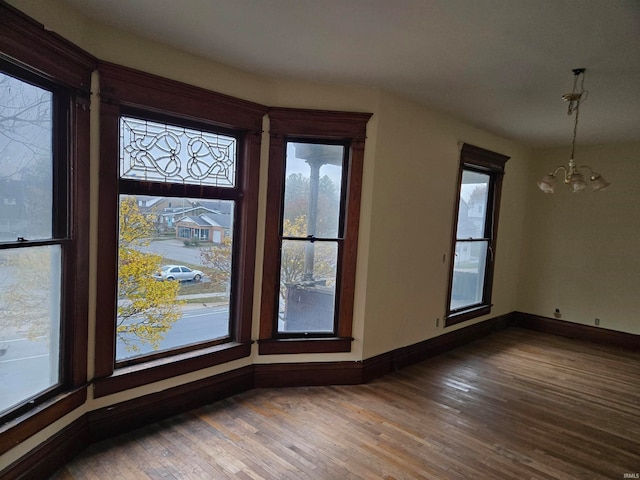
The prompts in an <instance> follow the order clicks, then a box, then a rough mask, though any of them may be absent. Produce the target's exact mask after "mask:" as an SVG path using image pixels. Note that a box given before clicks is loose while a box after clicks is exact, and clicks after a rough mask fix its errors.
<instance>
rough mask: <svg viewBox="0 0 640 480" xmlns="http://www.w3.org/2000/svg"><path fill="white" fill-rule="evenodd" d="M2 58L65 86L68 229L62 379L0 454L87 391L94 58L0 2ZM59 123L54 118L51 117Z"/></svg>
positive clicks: (12, 426)
mask: <svg viewBox="0 0 640 480" xmlns="http://www.w3.org/2000/svg"><path fill="white" fill-rule="evenodd" d="M0 58H2V59H3V60H6V61H7V62H8V63H11V64H14V65H16V66H17V67H19V68H21V69H23V70H26V71H28V72H30V73H32V74H35V75H37V76H38V77H40V78H42V79H44V80H45V81H47V82H50V83H51V84H53V85H55V86H57V87H59V88H62V89H64V90H65V91H66V96H68V98H67V99H66V100H65V102H66V101H68V102H69V108H68V115H67V117H66V118H65V119H64V127H63V128H62V129H61V130H62V131H65V132H67V133H68V135H67V137H68V138H67V139H66V142H65V145H64V146H63V150H65V151H66V152H67V154H66V158H64V159H63V160H61V161H63V162H65V164H66V165H65V167H64V169H65V170H66V171H67V174H66V176H67V180H66V187H67V189H66V190H67V191H66V192H60V193H62V194H64V195H65V196H66V197H67V199H68V200H67V202H68V210H69V213H68V217H67V225H68V228H69V232H68V240H67V241H66V242H65V243H66V246H65V260H63V264H62V268H63V279H64V280H63V281H64V297H63V298H62V304H61V307H62V308H61V328H62V339H63V340H62V341H63V344H62V345H63V350H62V369H63V376H62V384H61V386H60V387H58V388H56V389H53V390H52V391H51V392H50V394H49V395H43V396H42V397H41V399H38V400H36V401H35V402H33V403H32V404H29V408H28V409H26V410H25V409H20V412H21V414H20V416H18V417H15V418H13V419H12V420H11V421H9V422H6V423H4V424H3V426H2V428H0V436H2V437H3V438H5V437H6V438H7V440H8V441H7V442H6V444H5V446H6V448H0V454H1V453H4V452H5V451H7V450H9V449H10V448H12V447H14V446H15V445H17V444H18V443H20V442H22V441H23V440H25V439H27V438H28V437H30V436H31V435H33V434H34V433H36V432H37V431H40V430H42V429H43V428H45V427H46V426H48V425H51V424H52V423H53V422H55V421H56V420H59V419H60V418H62V417H63V416H65V415H66V414H68V413H69V412H71V411H73V410H74V409H76V408H78V407H79V406H80V405H82V404H83V403H84V401H85V399H86V390H87V342H88V316H89V311H88V304H89V300H88V299H89V228H88V225H89V197H90V194H89V154H90V152H89V108H88V106H89V97H90V87H91V74H92V72H93V71H94V70H95V69H96V65H97V59H96V58H95V57H93V56H92V55H90V54H88V53H87V52H85V51H84V50H82V49H80V48H78V47H77V46H75V45H73V44H72V43H70V42H69V41H67V40H65V39H63V38H62V37H60V36H59V35H56V34H55V33H52V32H50V31H47V30H46V29H45V28H44V26H43V25H42V24H40V23H38V22H36V21H35V20H33V19H31V18H29V17H28V16H26V15H25V14H23V13H22V12H20V11H18V10H17V9H15V8H14V7H12V6H10V5H8V4H6V3H4V2H0ZM56 122H60V119H56Z"/></svg>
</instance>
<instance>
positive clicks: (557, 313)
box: [553, 308, 562, 318]
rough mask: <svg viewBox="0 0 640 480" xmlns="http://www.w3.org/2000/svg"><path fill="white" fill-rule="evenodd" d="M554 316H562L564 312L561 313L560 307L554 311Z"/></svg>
mask: <svg viewBox="0 0 640 480" xmlns="http://www.w3.org/2000/svg"><path fill="white" fill-rule="evenodd" d="M553 316H554V317H556V318H561V317H562V314H561V313H560V309H559V308H556V311H555V312H553Z"/></svg>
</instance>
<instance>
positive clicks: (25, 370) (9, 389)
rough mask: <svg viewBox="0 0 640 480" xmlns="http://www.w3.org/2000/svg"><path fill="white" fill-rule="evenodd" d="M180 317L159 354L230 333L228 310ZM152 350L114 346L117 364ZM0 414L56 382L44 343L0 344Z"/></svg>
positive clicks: (190, 310)
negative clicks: (162, 351) (137, 350)
mask: <svg viewBox="0 0 640 480" xmlns="http://www.w3.org/2000/svg"><path fill="white" fill-rule="evenodd" d="M183 312H184V313H183V316H182V318H181V319H180V320H178V321H177V322H176V323H175V324H174V325H173V328H172V329H171V330H170V331H169V332H168V333H167V335H166V337H165V339H164V340H163V341H162V342H161V343H160V350H166V349H170V348H174V347H180V346H184V345H189V344H191V343H195V342H201V341H203V340H206V339H215V338H220V337H225V336H227V335H228V333H229V307H228V306H212V307H202V306H193V305H187V306H185V307H184V310H183ZM153 351H154V350H153V349H152V348H151V347H150V346H148V345H143V346H142V347H141V349H140V351H139V352H128V351H127V350H126V349H125V348H124V345H123V344H122V343H121V342H116V357H117V359H118V360H123V359H126V358H130V357H132V356H137V355H141V354H145V353H151V352H153ZM0 353H2V355H0V411H3V410H5V409H7V408H10V407H11V406H13V405H15V404H17V403H19V402H21V401H23V400H24V399H25V398H28V397H31V396H33V395H36V394H38V393H39V392H41V391H43V390H45V389H47V388H48V387H50V386H51V385H53V384H54V383H56V381H57V372H50V371H49V370H50V366H51V365H57V364H58V361H57V360H54V361H50V352H49V345H48V343H47V342H46V341H44V339H40V340H29V339H27V338H20V337H16V338H11V339H3V340H2V341H0Z"/></svg>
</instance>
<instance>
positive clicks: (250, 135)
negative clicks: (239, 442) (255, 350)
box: [96, 64, 266, 396]
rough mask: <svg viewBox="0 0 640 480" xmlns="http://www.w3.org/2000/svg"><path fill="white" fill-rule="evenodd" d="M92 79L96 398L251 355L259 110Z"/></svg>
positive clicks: (114, 76) (107, 71) (190, 93)
mask: <svg viewBox="0 0 640 480" xmlns="http://www.w3.org/2000/svg"><path fill="white" fill-rule="evenodd" d="M100 73H101V76H100V80H101V92H102V95H101V97H102V102H103V103H102V108H101V164H100V175H101V177H100V179H101V186H100V225H99V237H100V238H99V242H100V245H99V249H100V252H101V258H100V262H99V265H98V269H99V276H100V279H101V281H102V282H103V286H102V287H101V288H100V293H99V297H98V303H99V314H98V315H99V317H98V331H97V336H98V344H97V347H96V375H97V376H98V377H103V380H99V381H97V382H96V395H97V396H101V395H105V394H108V393H112V392H114V391H120V390H122V389H125V388H130V387H131V386H135V385H141V384H144V383H148V382H151V381H154V380H159V379H162V378H168V377H170V376H175V375H178V374H181V373H186V372H189V371H193V370H196V369H200V368H204V367H207V366H211V365H215V364H218V363H222V362H225V361H230V360H233V359H236V358H241V357H243V356H246V355H248V354H249V353H250V342H251V309H252V302H253V293H252V292H253V270H254V260H255V258H254V257H255V229H256V216H257V213H256V212H257V183H258V170H259V148H260V132H261V128H262V117H263V116H264V113H265V112H266V109H264V108H263V107H261V106H259V105H256V104H252V103H250V102H244V101H241V100H236V99H231V98H230V97H224V96H222V95H218V94H214V93H212V92H207V91H204V90H201V89H198V88H195V87H190V86H187V85H184V84H179V83H176V82H172V81H169V80H166V79H162V78H159V77H154V76H151V75H147V74H144V73H142V72H137V71H133V70H129V69H126V68H123V67H118V66H115V65H111V64H101V65H100ZM125 366H126V367H129V368H127V369H126V370H125V369H123V368H122V367H125ZM150 372H153V374H150Z"/></svg>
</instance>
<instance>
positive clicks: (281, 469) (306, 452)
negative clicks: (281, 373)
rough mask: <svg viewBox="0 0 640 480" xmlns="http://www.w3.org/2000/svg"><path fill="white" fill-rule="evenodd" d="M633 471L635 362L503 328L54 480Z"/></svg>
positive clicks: (174, 427)
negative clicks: (361, 380) (380, 373)
mask: <svg viewBox="0 0 640 480" xmlns="http://www.w3.org/2000/svg"><path fill="white" fill-rule="evenodd" d="M639 472H640V353H638V352H630V351H624V350H616V349H613V348H609V347H603V346H598V345H594V344H589V343H583V342H579V341H572V340H568V339H565V338H562V337H556V336H551V335H546V334H541V333H536V332H532V331H528V330H522V329H517V328H512V329H509V330H505V331H502V332H499V333H497V334H494V335H492V336H490V337H486V338H484V339H481V340H478V341H476V342H474V343H472V344H469V345H467V346H465V347H462V348H458V349H456V350H453V351H451V352H448V353H446V354H443V355H440V356H438V357H434V358H432V359H429V360H427V361H425V362H423V363H421V364H417V365H413V366H411V367H408V368H405V369H403V370H401V371H398V372H395V373H393V374H390V375H387V376H385V377H382V378H380V379H377V380H375V381H373V382H371V383H369V384H366V385H357V386H334V387H308V388H285V389H263V390H252V391H249V392H245V393H242V394H240V395H236V396H234V397H231V398H228V399H226V400H223V401H220V402H217V403H215V404H212V405H210V406H207V407H204V408H200V409H198V410H195V411H192V412H189V413H187V414H183V415H179V416H177V417H173V418H171V419H169V420H166V421H162V422H159V423H157V424H153V425H150V426H148V427H145V428H142V429H139V430H136V431H134V432H131V433H128V434H125V435H122V436H119V437H117V438H113V439H109V440H107V441H103V442H100V443H97V444H94V445H92V446H90V447H89V448H88V449H87V450H86V451H84V452H83V453H82V454H81V455H80V456H78V457H76V458H75V459H74V460H73V461H72V462H71V463H69V464H68V465H67V466H66V467H65V468H64V469H62V470H60V471H58V472H57V474H56V475H55V476H54V477H53V479H55V480H67V479H77V480H80V479H83V480H84V479H92V480H93V479H135V480H140V479H207V480H208V479H216V478H220V479H291V480H298V479H389V480H391V479H460V478H472V479H476V480H478V479H487V480H499V479H574V478H575V479H601V478H602V479H623V478H625V476H624V474H632V475H637V474H638V473H639ZM627 478H637V477H627Z"/></svg>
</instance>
